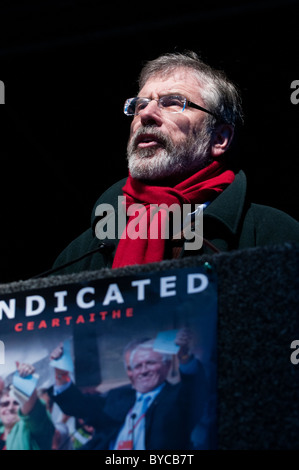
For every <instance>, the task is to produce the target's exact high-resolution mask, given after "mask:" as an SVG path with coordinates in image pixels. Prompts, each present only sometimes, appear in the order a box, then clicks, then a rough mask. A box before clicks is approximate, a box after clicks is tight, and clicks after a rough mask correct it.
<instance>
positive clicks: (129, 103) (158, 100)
mask: <svg viewBox="0 0 299 470" xmlns="http://www.w3.org/2000/svg"><path fill="white" fill-rule="evenodd" d="M168 96H176V97H179V98H182V99H183V101H184V105H183V107H182V109H181V110H180V111H169V110H167V109H166V111H167V112H170V113H172V114H177V113H182V112H183V111H185V109H186V107H187V106H189V107H190V108H195V109H199V110H200V111H204V112H205V113H208V114H211V115H212V116H214V118H216V119H219V116H217V115H216V114H215V113H213V112H212V111H209V110H208V109H206V108H203V107H202V106H200V105H199V104H196V103H193V102H192V101H188V100H187V98H186V97H185V96H182V95H165V96H161V98H158V99H157V98H154V99H151V98H141V97H139V96H136V97H134V98H128V99H127V100H126V101H125V104H124V113H125V115H126V116H138V114H140V113H134V114H133V113H128V112H127V111H128V108H129V106H130V105H131V103H132V101H133V100H137V99H140V100H143V101H144V103H147V105H148V104H149V103H150V102H151V101H157V103H158V106H159V108H160V109H165V108H163V107H160V103H161V100H163V99H164V98H165V97H168ZM147 105H146V106H147ZM146 106H145V107H146ZM143 109H144V108H143Z"/></svg>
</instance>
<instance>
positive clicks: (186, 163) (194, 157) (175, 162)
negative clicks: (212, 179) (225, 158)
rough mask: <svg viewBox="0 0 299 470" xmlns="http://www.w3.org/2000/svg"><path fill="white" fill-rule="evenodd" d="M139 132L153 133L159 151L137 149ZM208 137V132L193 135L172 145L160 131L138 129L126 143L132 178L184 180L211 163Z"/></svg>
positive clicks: (203, 131) (156, 149)
mask: <svg viewBox="0 0 299 470" xmlns="http://www.w3.org/2000/svg"><path fill="white" fill-rule="evenodd" d="M142 133H150V134H152V135H153V134H154V135H155V136H156V137H157V138H158V139H159V141H160V142H161V147H159V148H144V149H138V148H137V147H136V145H135V142H136V138H137V137H138V136H139V135H140V134H142ZM210 142H211V136H210V133H209V132H208V131H207V129H202V131H201V132H200V133H197V134H196V135H194V134H192V135H190V136H188V137H187V138H186V140H185V141H183V142H182V143H180V144H176V145H174V144H173V142H172V140H171V139H169V137H168V136H165V135H164V134H162V133H161V132H160V130H159V129H157V128H153V127H152V126H145V127H143V128H141V129H138V131H137V132H136V134H135V135H134V136H133V138H132V139H131V140H130V141H129V142H128V147H127V160H128V168H129V171H130V174H131V176H132V177H133V178H136V179H142V180H143V179H144V180H162V179H163V180H164V179H167V178H171V177H180V176H182V177H184V176H186V175H189V174H191V173H194V172H195V171H199V170H201V169H202V168H204V167H206V166H207V165H208V164H209V163H210V162H211V161H212V158H211V156H210Z"/></svg>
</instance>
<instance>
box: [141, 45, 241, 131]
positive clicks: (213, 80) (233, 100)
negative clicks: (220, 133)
mask: <svg viewBox="0 0 299 470" xmlns="http://www.w3.org/2000/svg"><path fill="white" fill-rule="evenodd" d="M177 68H189V69H191V70H193V72H194V73H195V76H196V77H197V78H198V80H199V83H200V91H201V96H202V99H203V101H204V103H205V106H206V107H207V109H209V111H211V112H213V113H215V114H216V115H217V116H219V118H218V119H217V120H216V119H215V118H214V117H213V116H211V115H208V116H207V119H208V120H209V123H208V124H209V127H213V126H214V125H215V124H216V122H219V121H220V122H222V123H227V124H231V125H233V126H235V125H237V124H242V123H243V112H242V104H241V96H240V92H239V90H238V88H237V86H236V85H235V84H234V83H232V81H231V80H229V79H228V78H227V76H226V75H225V73H224V72H223V71H221V70H217V69H214V68H212V67H210V66H209V65H208V64H206V63H205V62H203V61H202V60H201V59H200V58H199V56H198V55H197V54H196V53H195V52H193V51H188V52H186V53H184V54H182V53H169V54H164V55H161V56H160V57H158V58H157V59H154V60H151V61H148V62H147V63H146V64H145V65H144V67H143V68H142V70H141V73H140V75H139V80H138V85H139V89H141V88H143V86H144V85H145V83H146V82H147V81H148V80H149V79H150V78H152V77H154V76H163V77H165V76H168V75H169V74H171V73H172V72H173V71H174V70H175V69H177Z"/></svg>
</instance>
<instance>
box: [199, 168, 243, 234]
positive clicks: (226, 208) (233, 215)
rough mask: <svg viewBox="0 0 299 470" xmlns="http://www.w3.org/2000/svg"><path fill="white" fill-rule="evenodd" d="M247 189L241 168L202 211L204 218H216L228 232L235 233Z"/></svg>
mask: <svg viewBox="0 0 299 470" xmlns="http://www.w3.org/2000/svg"><path fill="white" fill-rule="evenodd" d="M246 190H247V180H246V176H245V173H244V172H243V171H242V170H241V171H239V172H238V173H237V174H236V177H235V179H234V181H233V182H232V183H231V184H230V185H229V186H228V187H227V188H226V189H225V190H224V191H223V193H221V194H220V195H219V196H218V197H217V198H216V199H214V201H212V202H211V204H210V205H209V206H208V207H207V208H206V209H205V211H204V219H208V218H213V219H217V220H218V221H219V222H220V223H222V224H224V225H225V226H226V227H227V228H228V229H229V230H230V232H232V233H233V234H236V233H237V230H238V227H239V224H240V220H241V217H242V213H243V209H244V204H245V198H246Z"/></svg>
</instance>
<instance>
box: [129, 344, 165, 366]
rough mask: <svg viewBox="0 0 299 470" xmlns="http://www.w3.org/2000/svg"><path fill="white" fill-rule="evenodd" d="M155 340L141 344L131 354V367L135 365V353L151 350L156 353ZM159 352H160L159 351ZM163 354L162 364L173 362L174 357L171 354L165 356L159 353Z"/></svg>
mask: <svg viewBox="0 0 299 470" xmlns="http://www.w3.org/2000/svg"><path fill="white" fill-rule="evenodd" d="M153 346H154V340H153V339H151V340H149V341H146V342H144V343H141V344H139V345H138V346H137V347H136V348H135V349H134V350H133V351H132V352H131V355H130V365H131V366H132V365H133V358H134V356H135V353H136V352H137V351H140V350H151V351H154V348H153ZM157 352H159V351H157ZM159 354H161V360H162V362H171V359H172V356H171V354H163V353H159Z"/></svg>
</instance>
